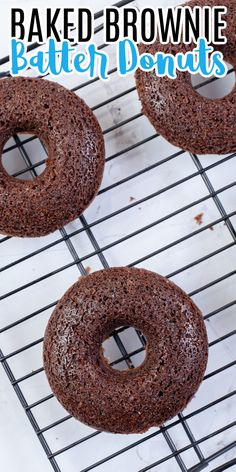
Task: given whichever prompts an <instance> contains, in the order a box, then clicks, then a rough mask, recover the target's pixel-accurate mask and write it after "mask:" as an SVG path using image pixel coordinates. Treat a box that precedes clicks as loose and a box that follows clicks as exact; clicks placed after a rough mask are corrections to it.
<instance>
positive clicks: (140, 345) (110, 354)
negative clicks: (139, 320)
mask: <svg viewBox="0 0 236 472" xmlns="http://www.w3.org/2000/svg"><path fill="white" fill-rule="evenodd" d="M145 344H146V340H145V336H144V335H143V333H141V332H140V331H138V330H136V329H135V328H134V327H133V326H125V327H124V326H119V327H118V328H116V330H115V331H114V332H113V333H112V334H111V335H110V336H109V338H107V339H106V340H105V341H104V342H103V343H102V356H103V357H104V358H105V360H106V362H107V363H108V364H109V365H110V367H112V369H114V370H119V371H125V370H126V371H127V370H128V369H130V368H131V369H132V368H137V367H140V366H141V365H142V364H143V362H144V360H145V357H146V349H145Z"/></svg>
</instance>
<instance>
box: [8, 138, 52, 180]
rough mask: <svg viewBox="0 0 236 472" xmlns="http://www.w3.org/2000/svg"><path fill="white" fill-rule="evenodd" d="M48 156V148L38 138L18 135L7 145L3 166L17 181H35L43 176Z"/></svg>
mask: <svg viewBox="0 0 236 472" xmlns="http://www.w3.org/2000/svg"><path fill="white" fill-rule="evenodd" d="M47 155H48V153H47V148H46V146H45V145H44V144H42V142H41V141H40V140H39V138H38V136H36V135H35V134H31V133H27V134H26V133H18V134H17V136H15V137H11V138H10V139H8V140H7V142H6V143H5V145H4V148H3V152H2V165H3V167H4V169H5V171H6V172H7V173H8V174H9V175H11V176H13V177H15V178H16V179H19V180H34V179H36V178H37V177H39V176H40V175H42V174H43V172H44V170H45V168H46V159H47ZM27 169H28V170H27Z"/></svg>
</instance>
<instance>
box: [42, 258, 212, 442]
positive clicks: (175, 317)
mask: <svg viewBox="0 0 236 472" xmlns="http://www.w3.org/2000/svg"><path fill="white" fill-rule="evenodd" d="M119 326H134V327H135V328H137V329H139V330H140V331H141V332H142V333H143V334H144V336H145V337H146V339H147V346H146V357H145V359H144V362H143V363H142V364H141V366H139V367H137V368H135V369H131V370H125V371H118V370H115V369H113V368H112V367H110V366H109V365H108V363H107V361H106V359H105V357H104V356H103V350H102V343H103V341H104V340H105V339H107V338H108V337H109V335H110V334H111V333H112V332H113V330H114V329H115V328H117V327H119ZM207 357H208V343H207V335H206V330H205V325H204V321H203V317H202V314H201V312H200V311H199V309H198V308H197V307H196V305H194V303H193V302H192V301H191V299H190V298H189V297H188V296H187V295H186V294H185V293H184V292H183V291H182V290H181V289H180V288H179V287H177V286H176V285H175V284H173V283H172V282H170V281H169V280H167V279H165V278H164V277H161V276H160V275H157V274H155V273H153V272H150V271H147V270H144V269H135V268H132V269H130V268H124V267H121V268H114V269H106V270H101V271H98V272H95V273H93V274H91V275H88V276H85V277H81V278H80V280H79V281H78V282H77V283H75V284H74V285H73V286H72V287H71V288H70V289H69V290H68V291H67V292H66V294H65V295H64V296H63V298H62V299H61V300H60V301H59V303H58V305H57V306H56V308H55V310H54V312H53V314H52V316H51V318H50V320H49V323H48V326H47V329H46V333H45V338H44V367H45V371H46V375H47V377H48V381H49V383H50V386H51V388H52V391H53V392H54V394H55V395H56V397H57V398H58V400H59V401H60V403H61V404H62V405H63V406H64V407H65V409H66V410H67V411H68V412H69V413H70V414H71V415H73V416H74V417H75V418H77V419H79V420H81V421H82V422H84V423H86V424H88V425H89V426H92V427H94V428H96V429H98V430H104V431H111V432H115V433H141V432H144V431H146V430H147V429H148V428H150V427H151V426H159V425H162V424H163V423H164V422H165V421H166V420H168V419H170V418H171V417H173V416H174V415H176V414H177V413H178V412H180V411H181V410H183V408H184V407H185V406H186V405H187V403H188V402H189V400H190V399H191V398H192V397H193V395H194V394H195V392H196V390H197V389H198V387H199V385H200V383H201V381H202V378H203V375H204V372H205V368H206V363H207Z"/></svg>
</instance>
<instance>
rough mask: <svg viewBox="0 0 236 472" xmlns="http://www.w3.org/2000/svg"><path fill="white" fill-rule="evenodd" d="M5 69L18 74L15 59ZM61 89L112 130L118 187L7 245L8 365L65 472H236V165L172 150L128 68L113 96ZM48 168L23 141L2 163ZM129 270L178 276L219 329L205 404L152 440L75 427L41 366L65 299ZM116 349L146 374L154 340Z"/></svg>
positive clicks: (132, 336) (133, 339) (89, 86)
mask: <svg viewBox="0 0 236 472" xmlns="http://www.w3.org/2000/svg"><path fill="white" fill-rule="evenodd" d="M128 3H131V2H130V1H123V2H120V3H119V4H118V6H123V5H125V4H128ZM133 4H134V3H133ZM101 17H102V12H98V13H97V14H96V15H95V19H96V20H99V19H100V18H101ZM100 21H101V20H100ZM102 27H103V25H102V24H97V26H96V30H95V31H96V35H97V38H98V40H99V35H100V34H101V31H102ZM99 44H101V48H103V47H106V46H105V45H104V44H102V43H99ZM36 47H37V45H33V46H32V48H30V50H31V52H32V51H33V50H34V49H35V48H36ZM107 47H108V48H110V54H111V57H112V46H107ZM31 52H30V51H29V54H30V53H31ZM113 56H114V55H113ZM0 64H1V66H2V68H3V69H5V71H4V70H3V72H2V74H1V75H2V76H5V75H7V74H8V72H7V70H8V68H9V58H7V57H6V58H3V59H1V61H0ZM29 75H32V71H29ZM230 75H231V76H232V70H229V76H230ZM49 78H50V77H49ZM51 80H55V79H52V78H51ZM78 81H79V84H78ZM60 82H61V83H62V84H64V85H65V86H67V87H69V88H71V89H73V90H74V91H75V92H76V93H78V94H79V95H80V96H81V97H82V98H84V99H85V100H86V101H87V103H88V104H89V105H90V106H91V107H92V108H93V110H94V112H95V114H96V115H97V117H98V119H99V121H100V123H101V125H102V127H103V130H104V137H105V141H106V154H107V158H106V168H105V175H104V179H103V184H102V187H101V189H100V192H99V194H98V196H97V198H96V199H95V201H94V202H93V204H92V205H91V206H90V207H89V209H88V210H87V211H86V212H85V214H84V215H83V216H81V217H80V218H79V219H78V220H76V221H75V222H73V223H71V224H70V225H68V226H66V227H65V228H62V229H61V230H60V231H58V232H56V233H55V234H53V235H50V236H48V237H44V238H37V239H16V238H9V237H5V236H2V237H0V263H1V280H0V286H1V329H0V346H1V350H0V360H1V363H2V366H3V368H4V370H5V372H6V374H7V376H8V378H9V381H10V382H11V384H12V387H13V388H14V390H15V392H16V395H17V397H18V399H19V401H20V403H21V405H22V406H23V408H24V410H25V413H26V415H27V417H28V419H29V421H30V423H31V425H32V427H33V430H34V432H35V434H36V435H37V437H38V439H39V441H40V443H41V445H42V447H43V449H44V451H45V453H46V455H47V457H48V459H49V461H50V463H51V465H52V468H53V470H55V471H57V472H59V471H61V472H72V471H77V472H78V471H81V472H88V471H90V470H93V469H94V470H97V471H98V472H100V471H102V472H107V471H109V472H111V471H112V472H116V471H119V472H120V471H121V470H122V471H124V472H126V471H127V472H128V471H129V472H134V471H135V472H137V471H139V472H145V471H167V472H168V471H171V472H174V471H179V470H181V471H185V472H186V471H189V472H190V471H191V472H197V471H200V470H202V469H204V468H206V469H207V470H211V471H213V470H214V472H220V471H224V470H226V469H230V470H236V469H235V467H236V440H235V438H236V401H235V393H236V375H235V374H236V350H235V340H236V316H235V302H236V300H235V276H236V271H235V256H236V246H235V243H236V232H235V223H236V210H235V181H234V180H233V178H234V175H235V154H232V155H227V156H200V157H198V156H197V155H193V154H189V153H186V152H184V151H183V150H181V149H177V148H175V147H173V146H172V145H170V144H169V143H167V142H166V141H165V140H164V139H162V138H161V137H160V136H158V135H157V134H156V133H155V132H154V130H153V128H152V127H151V125H150V123H149V122H148V120H147V119H146V118H145V117H143V116H142V113H141V112H140V103H139V102H138V98H137V94H136V91H135V85H134V80H133V78H132V77H129V78H125V79H122V80H121V79H119V77H118V76H117V73H116V68H115V65H114V67H113V68H111V70H110V81H109V82H108V83H107V84H104V83H102V82H100V81H99V80H98V79H93V80H89V81H88V80H86V79H82V78H80V79H78V76H76V75H75V76H73V77H71V79H69V78H68V77H62V78H60ZM213 82H214V80H213V81H212V80H209V81H207V84H206V83H205V85H203V84H199V85H198V87H203V86H204V89H206V88H207V87H208V86H214V83H213ZM35 156H37V158H36V157H35ZM46 157H47V156H46V150H45V149H44V147H43V145H42V143H40V141H39V139H38V138H37V137H34V136H25V135H24V136H22V135H19V136H14V137H13V138H12V139H11V142H8V143H7V144H6V146H5V148H4V151H3V163H4V165H5V167H6V169H7V170H8V171H9V173H11V174H12V175H14V176H15V177H17V178H35V177H36V176H37V175H39V173H40V172H42V171H43V169H44V167H45V160H46ZM116 265H129V266H137V267H146V268H148V269H151V270H154V271H156V272H159V273H162V274H163V275H165V276H167V277H170V278H171V279H172V280H173V281H175V282H176V283H177V284H179V285H180V286H181V287H182V288H183V289H185V290H186V291H187V292H188V293H189V295H190V296H191V297H192V298H193V299H194V300H195V302H196V303H197V304H198V305H199V307H200V308H201V309H202V311H203V313H204V317H205V321H206V327H207V330H208V337H209V347H210V349H209V352H210V355H209V364H208V369H207V372H206V375H205V378H204V381H203V383H202V385H201V387H200V389H199V391H198V393H197V395H196V397H195V398H194V399H193V400H192V402H191V403H190V405H188V407H187V408H186V409H185V411H184V412H183V413H181V414H179V415H178V416H177V417H175V418H174V419H172V420H171V421H169V422H168V423H166V425H165V426H163V427H162V428H160V429H157V428H152V429H151V430H149V431H148V432H146V433H145V434H142V435H128V436H126V435H112V434H107V433H101V432H97V431H94V430H92V429H91V428H89V427H87V426H85V425H82V424H80V423H79V422H77V421H76V420H74V419H73V418H71V417H70V415H68V414H67V413H66V412H65V410H64V409H63V408H62V407H61V406H60V405H59V403H58V402H57V400H56V399H55V398H54V396H53V395H52V393H51V391H50V388H49V385H48V383H47V380H46V377H45V375H44V371H43V367H42V341H43V333H44V329H45V327H46V323H47V321H48V319H49V317H50V314H51V312H52V310H53V308H54V306H55V305H56V302H57V299H58V298H60V297H61V296H62V294H63V293H64V292H65V290H66V289H67V288H68V287H69V286H70V285H71V284H72V283H74V282H75V280H76V279H77V278H78V277H79V276H80V275H86V274H87V273H89V272H90V271H91V270H92V271H93V270H97V269H100V268H104V267H109V266H116ZM105 347H106V353H107V355H109V357H110V361H111V363H112V364H113V366H114V367H115V368H119V369H123V368H127V367H128V368H133V367H134V366H136V365H138V364H140V362H141V361H142V359H143V356H144V350H145V342H144V339H143V338H142V336H137V333H136V332H135V331H134V330H133V329H132V328H125V327H123V328H120V329H118V330H117V331H116V332H115V333H114V335H113V336H112V337H111V338H110V339H109V340H108V341H107V342H106V346H105Z"/></svg>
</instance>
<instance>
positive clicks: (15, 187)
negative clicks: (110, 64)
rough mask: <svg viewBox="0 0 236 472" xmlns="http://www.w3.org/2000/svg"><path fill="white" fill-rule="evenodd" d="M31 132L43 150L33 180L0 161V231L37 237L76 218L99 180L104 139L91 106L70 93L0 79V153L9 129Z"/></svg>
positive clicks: (42, 82) (23, 80)
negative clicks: (43, 164)
mask: <svg viewBox="0 0 236 472" xmlns="http://www.w3.org/2000/svg"><path fill="white" fill-rule="evenodd" d="M22 132H28V133H32V134H35V135H37V136H38V137H39V138H41V140H42V141H43V142H44V143H45V145H46V147H47V150H48V159H47V160H46V169H45V170H44V172H43V173H42V174H41V175H40V176H39V177H37V178H35V179H34V180H32V181H30V180H19V179H16V178H14V177H11V176H9V175H8V173H7V172H6V171H5V169H4V167H3V165H2V163H0V215H1V216H0V233H2V234H7V235H11V236H43V235H46V234H48V233H50V232H52V231H55V230H56V229H58V228H60V227H62V226H64V225H65V224H67V223H69V222H70V221H72V220H74V219H75V218H77V217H78V216H79V215H80V214H81V213H82V212H83V211H84V210H85V208H86V207H87V206H88V205H89V204H90V202H91V201H92V199H93V198H94V196H95V195H96V193H97V190H98V188H99V185H100V183H101V179H102V174H103V167H104V141H103V135H102V131H101V128H100V126H99V124H98V121H97V119H96V118H95V116H94V114H93V112H92V110H91V109H90V108H89V107H88V106H87V105H86V104H85V102H84V101H83V100H81V99H80V98H79V97H78V96H77V95H76V94H75V93H73V92H71V91H69V90H67V89H65V88H64V87H62V86H61V85H58V84H56V83H53V82H49V81H47V80H42V79H29V78H22V77H17V78H7V79H3V80H1V81H0V153H2V150H3V147H4V144H5V143H6V141H7V140H8V139H9V138H10V137H11V136H13V135H14V134H15V133H22Z"/></svg>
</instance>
